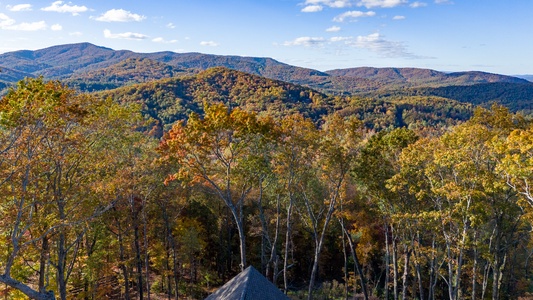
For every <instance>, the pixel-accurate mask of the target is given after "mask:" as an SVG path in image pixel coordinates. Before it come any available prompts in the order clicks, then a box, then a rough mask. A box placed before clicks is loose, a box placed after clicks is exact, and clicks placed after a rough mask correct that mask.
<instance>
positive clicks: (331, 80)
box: [0, 43, 529, 94]
mask: <svg viewBox="0 0 533 300" xmlns="http://www.w3.org/2000/svg"><path fill="white" fill-rule="evenodd" d="M147 60H151V61H153V62H149V61H147ZM125 61H128V62H127V63H126V62H125ZM136 64H138V66H135V65H136ZM220 66H221V67H226V68H229V69H234V70H238V71H242V72H246V73H250V74H254V75H259V76H262V77H266V78H270V79H276V80H282V81H286V82H290V83H294V84H300V85H304V86H307V87H310V88H313V89H317V90H320V91H323V92H327V93H333V94H357V93H360V92H369V91H377V90H389V89H396V88H398V87H402V88H405V87H410V88H413V87H442V86H450V85H473V84H480V83H495V82H505V83H529V82H528V81H527V80H526V79H522V78H518V77H511V76H505V75H498V74H491V73H485V72H459V73H444V72H439V71H435V70H428V69H416V68H370V67H362V68H350V69H339V70H331V71H326V72H321V71H317V70H313V69H308V68H301V67H297V66H291V65H288V64H284V63H281V62H279V61H276V60H274V59H271V58H259V57H241V56H221V55H209V54H201V53H174V52H157V53H136V52H132V51H127V50H113V49H109V48H105V47H99V46H95V45H93V44H90V43H80V44H68V45H59V46H53V47H49V48H45V49H41V50H35V51H29V50H22V51H14V52H8V53H4V54H1V55H0V68H1V70H2V71H1V72H0V81H3V82H5V83H13V82H16V81H18V80H20V79H23V78H24V77H34V76H39V75H42V76H44V77H45V78H50V79H62V80H64V79H66V80H67V81H68V80H73V81H77V82H81V81H84V80H85V81H86V82H92V83H109V82H115V83H116V84H117V85H120V84H129V83H134V82H145V81H149V80H153V79H159V78H161V77H162V76H170V77H173V76H175V75H178V74H191V73H197V72H199V71H201V70H206V69H208V68H212V67H220ZM124 67H127V68H124ZM153 67H155V70H163V69H165V71H164V74H161V73H160V72H150V70H149V69H153ZM139 71H141V72H144V74H143V75H142V76H141V75H139V74H137V72H139ZM116 72H119V73H121V74H115V73H116ZM114 75H117V76H114ZM120 76H123V77H122V78H121V77H120ZM106 77H107V78H106ZM119 83H120V84H119Z"/></svg>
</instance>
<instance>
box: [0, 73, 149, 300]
mask: <svg viewBox="0 0 533 300" xmlns="http://www.w3.org/2000/svg"><path fill="white" fill-rule="evenodd" d="M137 120H139V115H138V114H137V113H136V112H135V111H134V110H132V109H127V108H124V107H120V106H119V105H117V104H115V103H113V102H112V101H111V100H98V99H96V98H94V97H91V96H88V95H84V94H77V93H76V92H75V91H73V90H70V89H68V88H66V87H65V86H63V85H61V84H60V83H59V82H54V81H51V82H45V81H44V80H43V79H42V78H38V79H27V80H25V81H21V82H19V84H18V85H17V87H16V88H14V89H11V90H10V91H9V92H8V94H7V95H6V96H5V97H4V98H3V99H2V101H1V102H0V125H1V135H2V136H1V138H2V142H3V144H4V145H8V146H7V147H5V148H4V149H3V152H2V153H1V154H2V158H1V160H0V161H1V163H2V182H3V183H2V185H1V186H0V188H1V189H2V195H3V196H2V208H3V209H2V211H3V222H5V223H4V224H3V225H4V226H3V227H2V228H3V230H5V231H6V232H10V239H9V242H8V243H3V244H2V245H3V246H4V247H5V248H4V249H3V250H2V252H3V253H6V255H5V256H3V259H5V260H4V261H5V264H4V267H3V270H2V272H3V275H2V276H1V277H0V279H1V280H2V282H4V283H5V284H7V285H10V286H12V287H13V288H16V289H18V290H20V291H21V292H22V293H24V294H26V295H27V296H29V297H32V298H35V299H50V298H51V297H53V293H52V292H47V291H46V289H47V288H50V285H49V279H50V277H52V276H49V275H50V273H52V272H51V270H50V269H51V268H54V269H55V270H56V272H55V274H56V276H55V287H56V288H57V290H58V291H59V296H60V297H61V299H66V297H67V295H66V294H67V283H68V281H69V277H70V275H71V274H72V270H73V266H74V261H75V260H76V258H77V256H78V254H79V249H80V245H81V241H82V238H83V236H84V235H85V233H86V231H87V227H86V224H88V223H90V222H92V221H93V220H94V219H95V218H97V217H98V216H101V215H102V214H103V213H104V212H105V211H107V210H109V209H110V208H111V207H112V206H113V201H107V199H102V198H101V197H99V196H98V193H97V190H95V189H94V188H95V187H96V185H95V183H96V182H99V180H101V179H102V178H103V176H109V174H105V172H103V171H104V170H98V169H95V166H98V163H96V162H101V163H102V162H104V161H106V159H113V157H101V156H100V155H101V151H102V150H103V147H107V146H112V145H114V144H115V143H118V142H120V135H121V133H123V132H129V131H132V130H133V126H134V123H135V122H136V121H137ZM110 140H113V143H111V144H106V143H105V141H110ZM106 163H107V164H112V161H106ZM104 164H105V163H104ZM32 249H35V250H36V251H38V252H39V253H40V254H39V255H40V259H39V260H38V261H27V262H24V261H23V260H22V259H26V257H27V256H26V254H27V253H30V251H34V250H32ZM23 262H24V263H25V264H30V265H34V266H35V269H37V270H38V272H37V273H38V276H39V285H38V289H37V290H34V289H33V288H31V287H30V286H28V285H26V284H24V283H23V282H22V281H23V280H27V277H25V276H29V273H28V274H27V275H25V276H22V277H21V276H20V275H18V276H16V277H15V278H14V277H12V274H13V273H12V271H13V269H17V270H20V268H22V265H21V263H23ZM19 274H22V273H19ZM24 278H26V279H24ZM52 278H54V277H52Z"/></svg>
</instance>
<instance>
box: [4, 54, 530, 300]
mask: <svg viewBox="0 0 533 300" xmlns="http://www.w3.org/2000/svg"><path fill="white" fill-rule="evenodd" d="M138 62H139V61H135V60H129V61H126V62H125V63H124V67H125V68H129V66H130V65H129V63H138ZM142 63H143V64H144V63H145V64H148V65H150V66H152V67H154V68H155V67H164V66H162V65H160V64H154V63H153V62H151V61H142ZM165 70H167V71H168V74H167V75H162V76H161V78H158V80H155V81H151V82H147V83H142V84H133V85H128V86H124V87H121V88H118V89H113V90H111V91H107V92H99V93H93V94H89V93H84V92H79V91H77V90H75V89H71V88H69V87H67V86H66V85H64V84H63V83H61V82H59V81H47V80H45V79H43V78H42V77H39V78H36V79H25V80H23V81H20V82H18V84H17V85H16V86H14V87H12V88H10V89H9V90H8V92H7V94H6V95H5V96H3V97H2V99H1V100H0V139H1V142H0V164H1V167H0V172H1V175H0V195H2V196H1V198H0V199H1V200H0V294H1V295H2V296H4V297H5V299H19V298H27V297H29V298H32V299H56V298H59V299H106V298H109V299H203V298H205V296H207V295H208V294H209V293H211V292H212V291H214V290H215V289H216V288H217V287H219V286H221V285H222V284H224V283H225V282H226V281H228V280H229V279H231V278H232V277H233V276H235V275H236V274H237V273H239V272H240V271H241V270H243V269H244V268H246V267H247V266H249V265H253V266H254V267H256V269H257V270H259V271H260V272H261V273H262V274H263V275H265V276H266V277H267V278H268V279H269V280H271V281H272V282H273V283H274V284H275V285H276V286H277V287H279V288H280V289H281V290H282V291H284V292H285V293H287V294H288V295H289V297H291V298H292V299H348V298H357V299H395V300H397V299H421V300H431V299H453V300H455V299H494V300H496V299H517V298H519V297H527V296H528V295H531V293H533V274H532V272H531V271H530V270H531V269H532V265H533V263H532V262H531V258H532V256H533V241H532V235H531V232H532V229H533V227H532V226H533V214H532V212H533V195H532V191H531V188H530V181H531V180H533V152H532V149H533V129H532V128H533V124H532V123H531V120H530V118H529V117H528V116H527V115H522V114H520V113H515V112H514V111H513V110H510V109H509V108H508V107H504V106H501V105H492V106H491V107H488V108H487V107H474V106H473V105H472V104H469V103H461V102H457V101H453V100H450V99H446V98H441V97H437V96H442V95H441V94H438V95H435V94H433V93H429V92H428V93H422V92H420V93H417V94H415V95H409V96H407V95H403V94H402V95H388V96H383V97H375V98H372V97H357V96H329V95H326V94H323V93H320V92H317V91H315V90H312V89H310V88H306V87H301V86H295V85H291V84H288V83H285V82H282V81H277V80H273V79H266V78H263V77H259V76H253V75H249V74H246V73H242V72H237V71H233V70H229V69H225V68H215V69H210V70H207V71H205V72H199V73H197V74H196V73H195V74H188V75H187V76H180V77H173V76H174V72H177V73H179V72H181V71H180V70H178V69H172V68H166V69H165ZM95 74H96V73H95ZM101 75H104V74H103V73H102V74H101ZM139 76H143V75H142V74H141V75H139ZM146 76H149V74H148V75H146ZM167 77H168V78H167ZM106 80H107V79H106ZM74 86H75V87H79V85H77V84H74ZM476 104H477V103H476ZM524 299H526V298H524Z"/></svg>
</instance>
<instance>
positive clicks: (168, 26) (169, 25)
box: [167, 23, 176, 29]
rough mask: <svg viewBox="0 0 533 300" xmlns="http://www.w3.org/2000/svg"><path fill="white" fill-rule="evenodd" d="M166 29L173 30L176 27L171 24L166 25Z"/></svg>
mask: <svg viewBox="0 0 533 300" xmlns="http://www.w3.org/2000/svg"><path fill="white" fill-rule="evenodd" d="M167 28H170V29H174V28H176V25H174V24H173V23H168V24H167Z"/></svg>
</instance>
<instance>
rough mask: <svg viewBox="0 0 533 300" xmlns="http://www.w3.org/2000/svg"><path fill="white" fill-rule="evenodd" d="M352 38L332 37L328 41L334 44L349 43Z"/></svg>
mask: <svg viewBox="0 0 533 300" xmlns="http://www.w3.org/2000/svg"><path fill="white" fill-rule="evenodd" d="M351 39H352V38H351V37H346V36H334V37H332V38H331V39H329V40H330V41H331V42H334V43H337V42H344V41H349V40H351Z"/></svg>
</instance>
